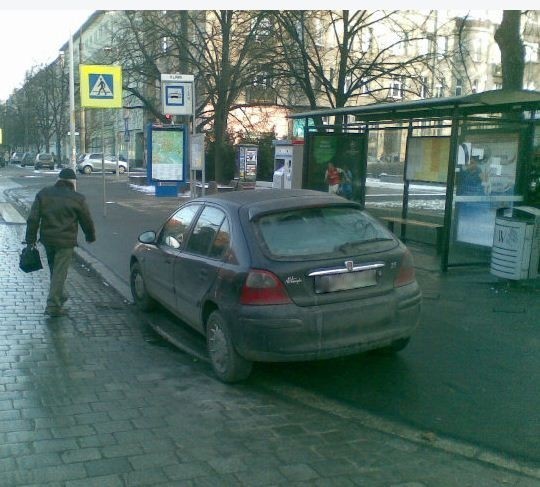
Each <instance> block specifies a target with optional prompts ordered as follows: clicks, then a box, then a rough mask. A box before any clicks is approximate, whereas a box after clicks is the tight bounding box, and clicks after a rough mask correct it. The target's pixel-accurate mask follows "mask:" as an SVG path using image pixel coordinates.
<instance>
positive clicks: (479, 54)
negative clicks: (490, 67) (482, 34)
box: [473, 39, 484, 63]
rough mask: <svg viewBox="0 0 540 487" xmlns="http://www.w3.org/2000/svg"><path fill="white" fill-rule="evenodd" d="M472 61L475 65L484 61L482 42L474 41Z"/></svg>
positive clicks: (479, 40)
mask: <svg viewBox="0 0 540 487" xmlns="http://www.w3.org/2000/svg"><path fill="white" fill-rule="evenodd" d="M473 59H474V61H476V62H477V63H479V62H482V61H484V41H483V40H482V39H476V41H475V43H474V52H473Z"/></svg>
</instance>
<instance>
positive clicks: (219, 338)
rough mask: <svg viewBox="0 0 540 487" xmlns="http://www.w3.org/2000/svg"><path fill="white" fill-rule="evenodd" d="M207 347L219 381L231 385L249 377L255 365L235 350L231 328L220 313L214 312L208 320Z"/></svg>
mask: <svg viewBox="0 0 540 487" xmlns="http://www.w3.org/2000/svg"><path fill="white" fill-rule="evenodd" d="M206 345H207V347H208V355H209V356H210V362H211V364H212V368H213V369H214V372H215V374H216V375H217V377H218V379H219V380H221V381H223V382H229V383H230V382H239V381H242V380H244V379H247V378H248V377H249V374H250V373H251V368H252V365H253V364H252V362H250V361H249V360H246V359H245V358H243V357H241V356H240V355H239V354H238V352H237V351H236V350H235V348H234V344H233V340H232V336H231V332H230V330H229V327H228V326H227V323H226V321H225V319H224V318H223V316H222V315H221V313H220V312H219V311H214V312H213V313H212V314H211V315H210V317H209V318H208V324H207V327H206Z"/></svg>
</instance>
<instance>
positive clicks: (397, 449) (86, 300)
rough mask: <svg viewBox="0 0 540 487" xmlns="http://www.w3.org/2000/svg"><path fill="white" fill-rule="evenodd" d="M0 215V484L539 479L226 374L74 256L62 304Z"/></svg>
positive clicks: (410, 486)
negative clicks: (184, 349)
mask: <svg viewBox="0 0 540 487" xmlns="http://www.w3.org/2000/svg"><path fill="white" fill-rule="evenodd" d="M24 228H25V227H24V225H9V224H6V223H2V222H0V242H1V245H0V372H1V373H0V485H1V486H2V487H11V486H20V485H40V486H41V485H52V486H63V487H75V486H85V487H87V486H100V487H107V486H138V485H151V486H160V485H163V486H165V485H167V486H222V485H234V486H244V485H245V486H262V485H287V486H289V485H292V486H295V485H298V486H301V485H305V486H308V485H309V486H332V487H335V486H349V485H364V486H394V487H397V486H400V487H421V486H467V485H469V486H482V485H485V486H496V485H501V486H502V485H504V486H508V485H512V486H538V485H540V480H538V479H535V478H531V477H527V476H524V475H518V474H516V473H514V472H511V471H508V470H504V469H499V468H496V467H493V466H492V465H489V464H487V463H483V462H480V461H473V460H470V459H467V458H464V457H462V456H459V455H454V454H450V453H446V452H443V451H441V450H438V449H434V448H431V447H430V446H429V445H427V444H426V445H423V444H421V443H416V442H409V441H405V440H403V439H400V438H398V437H396V436H393V435H389V434H384V433H381V432H378V431H375V430H372V429H370V428H367V427H365V426H362V425H361V424H357V423H355V422H354V421H347V420H345V419H343V418H342V417H340V416H337V415H332V414H329V413H327V412H324V411H321V410H318V409H315V408H310V407H306V406H305V405H301V404H299V403H296V402H292V401H288V400H284V399H283V398H280V397H277V396H275V395H272V394H270V393H268V392H267V391H265V390H262V389H260V388H257V386H256V385H254V384H246V385H236V386H230V385H224V384H221V383H220V382H218V381H217V380H216V379H215V378H214V377H213V375H212V373H211V371H210V368H209V366H208V365H207V364H205V363H202V362H198V361H196V360H194V359H193V358H191V357H190V356H188V355H186V354H183V353H181V352H179V351H178V350H176V349H173V348H172V347H170V346H168V345H166V344H165V343H164V342H162V341H161V340H160V339H159V338H158V337H157V336H156V335H154V334H153V332H152V331H151V330H150V329H149V328H148V327H147V325H146V324H145V318H144V315H141V314H139V313H138V312H137V311H136V310H135V309H134V307H133V306H132V305H130V304H128V303H127V302H125V301H124V300H123V299H122V298H121V297H120V296H119V295H118V294H117V293H116V292H115V291H114V290H113V289H112V288H111V287H109V286H107V285H105V284H104V283H103V282H102V281H101V280H100V278H99V277H97V276H96V275H94V274H93V273H92V272H91V271H90V270H89V269H87V268H85V267H84V265H82V264H81V263H76V264H75V265H74V267H73V269H72V270H71V271H70V274H69V277H68V282H67V291H68V294H69V296H70V300H69V301H68V305H67V307H68V309H69V316H68V317H62V318H55V319H51V318H48V317H46V316H45V315H43V309H44V307H45V299H46V292H47V287H48V271H47V270H46V269H44V270H42V271H39V272H36V273H32V274H23V273H22V272H20V271H19V270H18V253H19V251H20V249H21V247H22V246H21V243H20V242H21V241H22V239H23V235H24V234H23V232H24Z"/></svg>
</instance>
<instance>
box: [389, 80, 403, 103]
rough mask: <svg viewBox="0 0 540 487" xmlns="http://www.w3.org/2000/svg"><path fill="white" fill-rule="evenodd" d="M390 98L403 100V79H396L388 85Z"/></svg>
mask: <svg viewBox="0 0 540 487" xmlns="http://www.w3.org/2000/svg"><path fill="white" fill-rule="evenodd" d="M390 97H391V98H397V99H399V98H403V78H402V77H396V78H394V79H393V80H392V81H391V84H390Z"/></svg>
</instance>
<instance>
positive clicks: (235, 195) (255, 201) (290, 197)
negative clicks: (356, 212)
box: [193, 189, 360, 220]
mask: <svg viewBox="0 0 540 487" xmlns="http://www.w3.org/2000/svg"><path fill="white" fill-rule="evenodd" d="M193 201H201V202H203V201H205V202H209V203H211V202H215V203H219V204H221V205H223V206H227V207H229V208H230V209H233V208H234V207H236V208H237V209H238V210H240V209H243V210H245V211H248V214H249V219H250V220H252V219H253V218H255V217H258V216H261V215H262V214H265V213H271V212H274V211H280V210H286V209H292V208H295V207H298V206H307V207H316V206H328V205H329V206H335V205H337V206H354V207H358V208H360V205H359V204H358V203H355V202H353V201H349V200H346V199H345V198H342V197H340V196H335V195H332V194H329V193H323V192H322V191H314V190H309V189H261V190H243V191H230V192H227V193H219V194H217V195H211V196H207V197H205V196H203V197H200V198H196V199H195V200H193Z"/></svg>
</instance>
